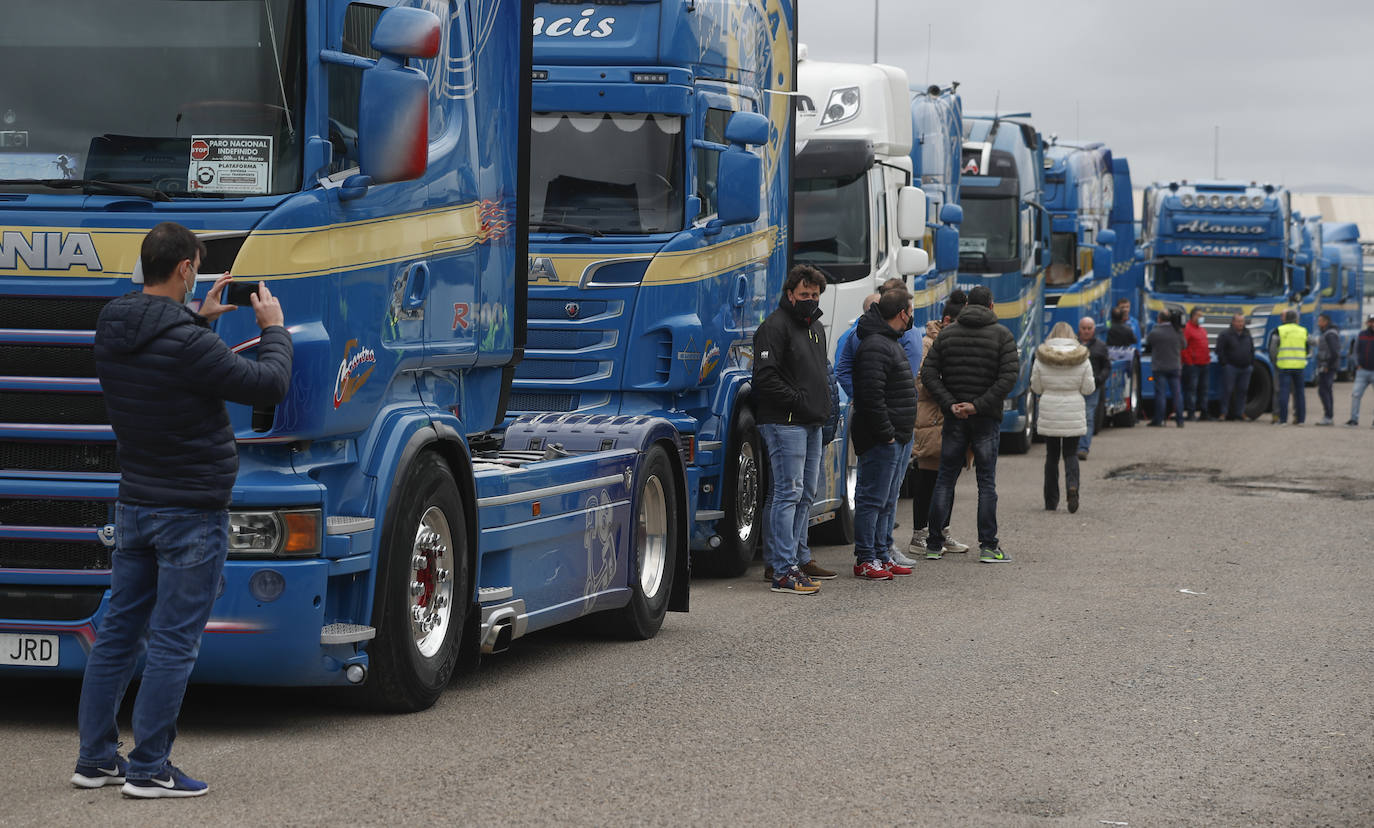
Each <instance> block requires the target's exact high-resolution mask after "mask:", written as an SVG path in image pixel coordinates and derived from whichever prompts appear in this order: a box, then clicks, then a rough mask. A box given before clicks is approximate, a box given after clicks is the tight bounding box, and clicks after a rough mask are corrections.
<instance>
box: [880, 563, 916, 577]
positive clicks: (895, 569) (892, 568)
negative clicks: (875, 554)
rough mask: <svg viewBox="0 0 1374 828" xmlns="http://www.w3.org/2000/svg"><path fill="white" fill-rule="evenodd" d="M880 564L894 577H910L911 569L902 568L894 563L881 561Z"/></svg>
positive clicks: (907, 567)
mask: <svg viewBox="0 0 1374 828" xmlns="http://www.w3.org/2000/svg"><path fill="white" fill-rule="evenodd" d="M879 564H880V565H881V566H882V567H883V568H884V569H886V570H887V571H888V572H890V573H892V574H893V575H910V574H911V567H909V566H902V565H901V564H899V563H896V562H894V561H879Z"/></svg>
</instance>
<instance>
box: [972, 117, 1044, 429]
mask: <svg viewBox="0 0 1374 828" xmlns="http://www.w3.org/2000/svg"><path fill="white" fill-rule="evenodd" d="M1029 117H1030V113H1022V114H1018V115H1004V116H982V115H975V116H966V117H965V118H964V143H963V148H962V156H961V169H960V177H959V204H960V206H961V207H962V208H963V223H962V224H961V225H960V227H959V287H960V288H962V289H964V290H966V291H967V290H969V289H970V288H972V287H974V286H976V285H986V286H987V287H988V288H989V289H991V290H992V298H993V303H994V305H995V307H994V308H993V310H994V311H995V312H996V314H997V316H998V319H999V320H1000V321H1001V323H1002V324H1003V325H1006V326H1007V328H1008V329H1010V330H1011V333H1012V335H1013V336H1014V337H1015V338H1016V344H1017V350H1018V352H1019V353H1020V356H1021V374H1020V376H1019V377H1018V378H1017V381H1016V385H1015V386H1014V387H1013V389H1012V391H1011V393H1010V394H1009V395H1008V396H1007V399H1006V402H1005V404H1004V410H1003V416H1002V444H1003V448H1004V450H1006V451H1008V452H1011V453H1015V454H1021V453H1025V452H1026V451H1029V450H1030V444H1031V431H1032V426H1033V420H1034V415H1033V412H1032V411H1031V404H1032V400H1031V394H1030V370H1031V360H1032V359H1033V358H1034V353H1035V349H1036V347H1037V346H1038V345H1039V344H1040V343H1041V342H1042V341H1043V337H1044V330H1043V318H1044V306H1045V266H1046V265H1047V264H1048V262H1049V255H1050V251H1049V245H1048V243H1049V222H1048V221H1047V220H1046V216H1045V212H1044V207H1043V205H1042V204H1041V199H1042V191H1043V186H1044V179H1043V173H1044V157H1045V154H1044V144H1043V141H1042V139H1041V137H1040V133H1039V132H1037V131H1036V129H1035V127H1033V126H1032V125H1031V124H1030V123H1029V122H1027V121H1026V120H1025V119H1027V118H1029Z"/></svg>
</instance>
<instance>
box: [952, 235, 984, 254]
mask: <svg viewBox="0 0 1374 828" xmlns="http://www.w3.org/2000/svg"><path fill="white" fill-rule="evenodd" d="M959 252H960V253H986V252H988V240H987V239H980V238H972V239H971V238H968V237H967V236H962V237H960V239H959Z"/></svg>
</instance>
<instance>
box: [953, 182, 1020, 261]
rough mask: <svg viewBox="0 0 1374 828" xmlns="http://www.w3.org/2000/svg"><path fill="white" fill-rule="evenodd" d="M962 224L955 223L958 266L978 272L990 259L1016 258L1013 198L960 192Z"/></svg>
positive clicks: (1014, 206) (1015, 222) (1015, 216)
mask: <svg viewBox="0 0 1374 828" xmlns="http://www.w3.org/2000/svg"><path fill="white" fill-rule="evenodd" d="M961 204H962V205H963V208H964V223H963V224H962V225H960V226H959V259H960V262H959V267H960V269H963V270H972V271H978V270H979V269H980V266H983V267H991V266H992V265H991V264H990V263H991V262H997V261H1002V262H1006V261H1008V260H1010V261H1016V260H1017V259H1018V258H1019V256H1018V255H1017V238H1016V226H1017V212H1016V199H1015V198H1012V197H1010V196H1007V197H998V198H977V197H972V196H970V195H968V194H967V193H965V194H963V198H962V199H961Z"/></svg>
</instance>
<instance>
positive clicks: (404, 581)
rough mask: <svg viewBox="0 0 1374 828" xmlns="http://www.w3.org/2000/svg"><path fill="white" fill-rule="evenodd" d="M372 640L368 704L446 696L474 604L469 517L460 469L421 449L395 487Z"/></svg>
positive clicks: (402, 705) (385, 706)
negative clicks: (456, 477)
mask: <svg viewBox="0 0 1374 828" xmlns="http://www.w3.org/2000/svg"><path fill="white" fill-rule="evenodd" d="M387 511H388V515H389V517H388V521H387V526H386V530H385V531H386V534H385V535H384V536H383V541H382V550H381V557H380V559H379V560H378V564H377V566H378V570H377V589H376V593H375V597H374V599H373V609H372V626H373V627H375V628H376V629H377V637H376V638H375V639H373V641H372V643H371V644H370V645H369V646H368V648H367V649H368V654H369V656H370V667H371V670H370V673H369V675H368V678H367V683H366V684H364V685H363V692H364V695H365V697H366V700H367V703H368V706H370V707H373V708H375V709H378V710H388V711H393V712H400V713H412V712H415V711H417V710H424V709H426V708H428V707H430V706H432V705H433V704H434V702H435V701H437V700H438V698H439V694H440V693H442V692H443V690H444V688H445V687H447V686H448V682H449V678H450V677H451V676H452V675H453V669H454V665H455V664H456V663H457V661H458V650H459V644H460V641H461V638H462V631H463V627H464V625H465V622H466V621H467V616H468V613H469V611H470V607H471V594H472V583H471V575H470V569H469V562H468V549H467V546H468V544H467V523H466V517H465V515H464V513H463V503H462V500H461V499H460V498H459V496H458V486H457V484H456V483H455V482H454V479H453V472H451V471H450V470H449V467H448V464H447V463H445V462H444V461H443V459H442V458H440V457H439V455H437V454H435V453H434V452H432V451H424V452H421V453H420V454H419V455H418V456H417V457H416V458H415V461H414V463H412V464H411V467H410V469H409V470H408V471H407V472H406V475H405V478H404V479H403V480H402V481H401V485H400V486H399V487H397V490H396V491H395V492H394V493H393V494H392V497H391V506H390V507H388V510H387Z"/></svg>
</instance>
